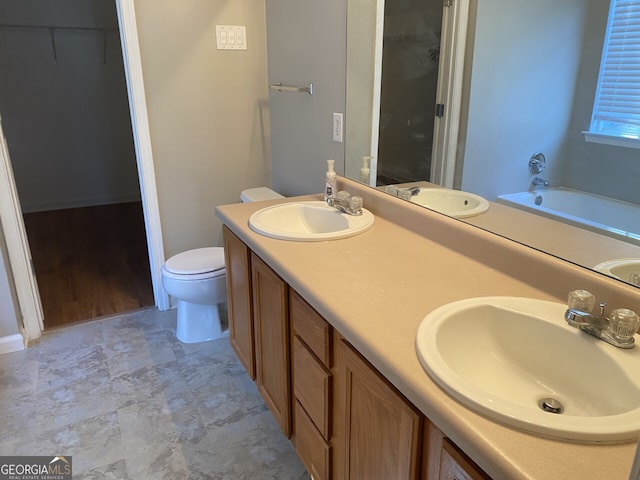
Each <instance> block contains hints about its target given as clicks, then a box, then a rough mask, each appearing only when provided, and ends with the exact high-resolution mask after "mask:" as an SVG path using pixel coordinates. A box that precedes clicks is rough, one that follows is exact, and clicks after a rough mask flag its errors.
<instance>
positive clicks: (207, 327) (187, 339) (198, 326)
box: [176, 300, 229, 343]
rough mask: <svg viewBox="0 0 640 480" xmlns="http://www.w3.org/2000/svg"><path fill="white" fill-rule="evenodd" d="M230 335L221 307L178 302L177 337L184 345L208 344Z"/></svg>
mask: <svg viewBox="0 0 640 480" xmlns="http://www.w3.org/2000/svg"><path fill="white" fill-rule="evenodd" d="M227 335H229V329H228V328H226V322H223V321H222V319H221V316H220V306H219V305H218V304H215V305H201V304H198V303H192V302H185V301H183V300H178V321H177V325H176V337H177V338H178V340H180V341H181V342H182V343H196V342H206V341H208V340H215V339H216V338H221V337H225V336H227Z"/></svg>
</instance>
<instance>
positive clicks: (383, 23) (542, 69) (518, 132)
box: [345, 0, 640, 286]
mask: <svg viewBox="0 0 640 480" xmlns="http://www.w3.org/2000/svg"><path fill="white" fill-rule="evenodd" d="M459 1H462V0H459ZM454 2H455V0H454ZM467 2H468V12H466V15H467V16H466V17H465V22H466V24H465V25H464V28H465V31H466V34H465V35H466V37H465V38H466V43H465V46H464V50H463V52H461V51H458V52H457V54H458V55H463V57H464V60H463V62H464V63H463V65H464V67H463V69H462V71H461V72H460V71H459V72H458V74H459V75H462V85H463V87H462V91H461V93H460V95H459V98H460V99H461V108H460V111H461V113H460V120H459V122H458V124H457V128H458V130H457V131H455V132H454V133H455V136H456V138H455V139H456V142H455V143H456V152H455V155H454V156H455V177H454V182H453V189H455V190H456V192H458V193H460V192H465V193H468V194H470V195H471V196H479V197H481V198H483V199H485V200H487V201H488V204H489V209H488V210H487V211H486V212H484V213H482V214H480V215H476V216H472V217H468V218H461V219H462V220H463V221H466V222H469V223H472V224H474V225H477V226H478V227H480V228H485V229H488V230H490V231H492V232H494V233H496V234H499V235H502V236H507V237H509V238H512V239H513V240H516V241H518V242H521V243H524V244H526V245H529V246H531V247H533V248H537V249H539V250H542V251H545V252H547V253H550V254H552V255H555V256H558V257H560V258H564V259H566V260H568V261H570V262H573V263H576V264H578V265H581V266H584V267H586V268H591V269H595V270H597V271H600V272H602V273H604V274H607V275H611V276H613V277H614V278H619V279H621V280H622V281H625V282H627V283H631V284H634V285H639V286H640V150H639V149H637V148H629V147H627V146H616V145H608V144H602V143H592V142H587V141H585V137H584V135H583V131H585V130H587V129H588V128H589V123H590V119H591V112H592V107H593V101H594V95H595V89H596V85H597V80H598V72H599V67H600V59H601V53H602V46H603V39H604V37H605V32H606V28H607V17H608V13H609V2H608V1H604V0H536V1H535V2H531V1H530V0H464V1H463V3H465V4H466V3H467ZM449 3H453V2H443V1H442V0H433V1H432V0H420V1H417V0H386V5H385V0H348V14H347V23H348V29H347V108H346V128H347V135H346V145H345V174H346V176H348V177H349V178H352V179H355V180H359V181H362V182H365V183H368V184H369V185H371V186H372V187H375V188H381V189H385V188H387V189H388V190H389V191H393V188H391V189H389V188H388V187H385V185H388V184H389V183H392V184H395V185H398V186H399V187H400V188H401V189H402V188H403V187H405V186H407V185H418V186H422V187H423V188H425V189H429V188H432V187H433V188H434V189H435V188H438V187H439V185H435V184H437V183H439V182H438V181H437V180H436V179H434V178H433V175H432V174H431V173H429V170H430V162H432V158H431V156H432V151H433V149H432V143H433V141H434V140H433V118H434V115H435V111H434V109H436V108H437V107H436V104H437V103H438V102H437V101H436V100H435V98H436V97H435V96H433V95H435V92H436V90H437V83H438V82H436V80H435V79H436V78H437V77H438V73H437V72H438V68H439V69H442V68H443V55H442V51H441V50H440V46H441V45H444V43H445V41H446V39H445V38H444V37H445V36H446V35H448V34H449V33H447V32H445V31H444V30H446V28H447V27H446V25H445V28H444V30H443V29H442V28H441V24H440V22H441V21H442V20H441V19H442V10H443V8H444V9H446V8H450V7H448V6H447V5H448V4H449ZM443 4H444V5H445V6H444V7H443ZM438 10H439V12H438ZM434 18H435V20H433V19H434ZM467 18H468V21H467ZM429 19H431V20H429ZM441 37H443V38H441ZM403 82H404V83H403ZM403 85H404V86H403ZM388 86H390V88H391V90H392V91H391V92H385V88H388ZM416 88H417V90H416ZM434 88H435V89H436V90H434ZM425 92H428V93H425ZM392 96H393V97H392ZM385 105H387V106H388V105H391V106H392V108H391V110H392V111H390V110H389V108H388V107H385ZM444 107H445V115H446V113H447V112H446V108H447V105H445V106H444ZM385 108H386V109H385ZM372 132H373V133H372ZM391 135H396V136H400V137H401V139H400V140H398V143H396V144H395V146H394V147H392V148H391V149H389V147H388V146H389V145H393V140H390V139H389V138H388V136H391ZM382 144H384V145H385V149H384V150H383V149H382V148H380V146H381V145H382ZM412 147H415V149H413V150H412ZM539 154H542V155H539ZM379 155H380V158H378V156H379ZM383 155H384V156H385V158H382V156H383ZM434 155H435V154H434ZM369 156H371V157H373V160H372V161H371V165H369V167H370V168H369V170H368V171H367V169H366V166H365V165H364V164H363V160H362V158H363V157H369ZM532 159H533V160H532ZM541 159H543V160H544V169H543V170H542V171H538V170H539V168H540V167H541V165H540V163H541V162H540V160H541ZM434 160H435V159H434ZM412 161H416V162H417V165H413V166H407V165H408V163H410V162H412ZM530 164H531V165H530ZM363 167H365V168H363ZM530 167H531V168H530ZM415 192H416V190H415V189H413V192H412V193H413V194H414V195H415ZM396 193H397V192H396ZM458 197H462V195H458V196H457V197H456V198H458ZM603 197H605V198H604V199H603ZM474 198H475V197H474ZM410 200H412V201H414V200H415V199H414V198H411V199H410ZM609 200H611V202H609ZM464 201H467V199H464ZM554 202H556V203H557V206H556V205H554ZM415 203H420V202H415ZM571 208H573V209H577V211H567V212H565V213H560V214H559V215H561V216H558V215H557V214H556V213H554V211H555V210H559V211H561V210H569V209H571ZM592 214H593V215H592ZM454 216H458V215H454ZM598 216H599V217H598ZM459 217H464V215H460V216H459ZM583 217H584V218H583ZM587 217H592V218H590V219H589V218H587Z"/></svg>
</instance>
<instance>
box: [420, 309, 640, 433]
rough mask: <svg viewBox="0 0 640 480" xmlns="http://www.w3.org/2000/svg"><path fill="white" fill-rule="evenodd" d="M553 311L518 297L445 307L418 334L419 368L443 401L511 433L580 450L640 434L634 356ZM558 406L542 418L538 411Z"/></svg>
mask: <svg viewBox="0 0 640 480" xmlns="http://www.w3.org/2000/svg"><path fill="white" fill-rule="evenodd" d="M565 309H566V306H565V305H563V304H560V303H555V302H547V301H542V300H534V299H529V298H517V297H484V298H472V299H468V300H462V301H460V302H454V303H451V304H448V305H444V306H442V307H440V308H438V309H436V310H434V311H433V312H432V313H430V314H429V315H427V316H426V317H425V318H424V319H423V320H422V323H421V324H420V326H419V328H418V335H417V339H416V348H417V353H418V357H419V359H420V362H421V364H422V365H423V367H424V368H425V370H426V371H427V373H428V374H429V376H431V377H432V378H433V380H434V381H435V382H436V383H437V384H438V385H440V387H442V388H443V389H444V390H445V391H446V392H447V393H449V394H450V395H451V396H452V397H454V398H455V399H456V400H458V401H459V402H461V403H462V404H464V405H466V406H467V407H469V408H471V409H473V410H475V411H477V412H479V413H482V414H484V415H486V416H487V417H489V418H491V419H493V420H496V421H499V422H502V423H505V424H507V425H509V426H512V427H516V428H520V429H522V430H525V431H528V432H531V433H535V434H538V435H542V436H547V437H553V438H557V439H562V440H572V441H581V442H590V443H591V442H622V441H630V440H634V439H637V438H638V436H639V435H640V348H639V347H638V346H635V347H634V348H632V349H628V350H625V349H621V348H616V347H613V346H611V345H609V344H608V343H605V342H603V341H601V340H598V339H596V338H593V337H591V336H590V335H588V334H586V333H584V332H581V331H580V330H578V329H575V328H573V327H570V326H569V325H567V324H566V322H565V320H564V311H565ZM547 398H551V399H555V400H556V401H559V402H560V403H561V404H562V405H563V407H564V411H563V412H562V413H549V412H548V411H544V410H543V409H542V408H541V407H540V406H539V402H540V401H541V400H543V399H547Z"/></svg>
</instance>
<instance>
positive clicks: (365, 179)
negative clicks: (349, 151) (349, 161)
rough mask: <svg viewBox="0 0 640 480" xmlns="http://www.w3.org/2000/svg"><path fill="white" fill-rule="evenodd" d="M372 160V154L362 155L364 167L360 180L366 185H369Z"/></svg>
mask: <svg viewBox="0 0 640 480" xmlns="http://www.w3.org/2000/svg"><path fill="white" fill-rule="evenodd" d="M370 162H371V157H370V156H364V157H362V168H360V181H361V182H362V183H364V184H366V185H369V176H370V174H371V170H370V169H369V164H370Z"/></svg>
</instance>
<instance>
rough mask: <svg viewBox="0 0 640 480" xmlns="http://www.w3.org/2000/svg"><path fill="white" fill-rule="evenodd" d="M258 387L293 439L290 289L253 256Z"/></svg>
mask: <svg viewBox="0 0 640 480" xmlns="http://www.w3.org/2000/svg"><path fill="white" fill-rule="evenodd" d="M251 271H252V275H251V279H252V283H253V325H254V329H255V335H256V384H257V386H258V390H259V391H260V394H261V395H262V398H263V399H264V401H265V403H266V404H267V406H268V407H269V409H270V410H271V413H272V414H273V416H274V417H275V419H276V421H277V422H278V424H279V425H280V428H282V431H283V432H284V433H285V435H287V437H290V436H291V386H290V385H291V378H290V373H289V372H290V353H289V313H288V312H289V308H288V307H289V304H288V298H289V296H288V286H287V284H286V283H285V282H284V281H283V280H282V279H281V278H280V277H279V276H278V275H277V274H276V273H275V272H274V271H273V270H271V268H270V267H269V266H268V265H267V264H266V263H264V262H263V261H262V259H260V257H258V256H257V255H256V254H255V253H251Z"/></svg>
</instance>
